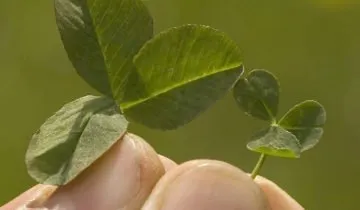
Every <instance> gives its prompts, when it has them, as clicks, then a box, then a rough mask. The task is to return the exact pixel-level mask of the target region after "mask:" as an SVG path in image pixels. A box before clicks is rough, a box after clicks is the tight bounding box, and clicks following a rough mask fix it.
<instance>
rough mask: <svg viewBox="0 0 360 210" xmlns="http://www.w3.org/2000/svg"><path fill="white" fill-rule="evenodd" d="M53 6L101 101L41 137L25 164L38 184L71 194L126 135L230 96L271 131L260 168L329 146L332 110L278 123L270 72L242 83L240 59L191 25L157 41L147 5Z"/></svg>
mask: <svg viewBox="0 0 360 210" xmlns="http://www.w3.org/2000/svg"><path fill="white" fill-rule="evenodd" d="M54 1H55V15H56V23H57V26H58V29H59V32H60V36H61V39H62V43H63V45H64V48H65V51H66V52H67V55H68V58H69V60H70V61H71V62H72V64H73V67H74V68H75V70H76V72H77V73H78V75H79V76H80V77H81V78H82V79H84V80H85V81H86V82H87V83H88V84H89V85H90V86H91V87H92V88H94V89H96V90H97V91H98V92H99V93H100V94H101V95H100V96H92V95H88V96H84V97H81V98H79V99H76V100H74V101H72V102H69V103H67V104H65V105H64V106H63V107H62V108H61V109H60V110H59V111H57V112H56V113H55V114H54V115H53V116H51V117H50V118H48V119H47V120H46V121H45V123H44V124H43V125H42V126H41V127H40V128H39V130H38V131H37V132H36V133H35V134H34V135H33V137H32V139H31V141H30V144H29V147H28V150H27V153H26V158H25V160H26V165H27V169H28V172H29V174H30V176H31V177H32V178H34V179H35V180H36V181H37V182H39V183H43V184H52V185H66V184H67V183H69V182H70V181H71V180H73V179H74V178H76V177H77V176H78V175H79V174H80V173H81V172H82V171H84V170H85V169H86V168H87V167H89V166H90V165H91V164H92V163H93V162H94V161H95V160H97V159H98V158H99V157H100V156H101V155H103V154H104V153H105V152H106V151H107V150H109V148H110V147H111V146H112V145H113V144H114V143H115V142H116V141H118V140H119V139H120V138H121V136H123V135H125V134H126V132H127V128H128V124H129V122H130V123H131V122H137V123H141V124H143V125H145V126H147V127H149V128H152V129H159V130H172V129H177V128H178V127H180V126H183V125H185V124H187V123H189V122H191V121H192V120H193V119H195V118H196V117H197V116H199V115H200V114H201V113H202V112H204V111H205V110H206V109H208V108H209V107H210V106H211V105H213V104H214V103H215V102H216V101H217V100H219V99H220V98H222V97H223V96H224V95H225V94H226V93H228V92H229V91H230V90H233V92H234V96H235V99H236V101H237V103H238V104H239V106H240V107H241V108H242V109H244V111H245V112H246V113H248V114H249V115H251V116H254V117H256V118H259V119H262V120H267V121H269V122H270V125H269V127H268V128H266V129H265V130H263V131H261V132H259V133H258V134H257V135H255V136H254V137H253V141H252V142H250V143H249V144H248V148H249V149H251V150H253V151H257V152H260V153H261V154H262V158H261V160H264V157H265V156H266V155H275V156H281V157H299V156H300V153H301V152H302V151H305V150H307V149H310V148H311V147H312V146H314V145H315V144H316V143H317V142H318V140H319V138H320V137H321V135H322V132H323V130H322V126H323V124H324V123H325V110H324V108H323V107H322V106H321V105H320V104H319V103H317V102H315V101H306V102H303V103H301V104H299V105H297V106H295V107H294V108H292V109H291V110H290V111H289V112H288V113H287V114H286V115H285V116H284V117H283V118H282V119H281V120H280V121H276V119H275V117H276V114H277V109H278V98H279V85H278V82H277V80H276V79H275V77H274V76H273V75H272V74H270V73H269V72H267V71H263V70H254V71H252V72H250V73H249V74H248V75H246V77H244V78H241V76H242V74H243V71H244V69H243V61H242V53H241V51H240V49H239V47H238V45H237V44H236V43H235V42H234V41H233V40H231V39H230V38H229V37H228V36H227V35H226V34H224V33H223V32H221V31H219V30H217V29H214V28H211V27H209V26H204V25H197V24H187V25H182V26H178V27H173V28H170V29H167V30H165V31H162V32H160V33H158V34H154V32H153V20H152V17H151V15H150V14H149V12H148V10H147V9H146V7H145V5H144V4H143V2H142V1H141V0H82V1H80V0H54ZM258 165H259V167H257V168H260V165H261V164H258ZM254 174H255V175H256V174H257V170H256V173H254Z"/></svg>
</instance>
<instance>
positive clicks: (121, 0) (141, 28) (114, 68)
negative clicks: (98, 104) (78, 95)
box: [55, 0, 153, 101]
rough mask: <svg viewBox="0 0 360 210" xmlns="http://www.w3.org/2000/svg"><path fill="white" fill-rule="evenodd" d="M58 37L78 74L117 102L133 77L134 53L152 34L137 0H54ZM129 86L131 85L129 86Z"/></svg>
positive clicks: (146, 13)
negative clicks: (59, 36)
mask: <svg viewBox="0 0 360 210" xmlns="http://www.w3.org/2000/svg"><path fill="white" fill-rule="evenodd" d="M55 14H56V21H57V25H58V28H59V31H60V35H61V39H62V41H63V44H64V47H65V49H66V52H67V54H68V57H69V59H70V60H71V62H72V63H73V65H74V67H75V69H76V71H77V72H78V74H79V75H80V76H81V77H82V78H83V79H84V80H85V81H86V82H87V83H88V84H90V85H91V86H92V87H93V88H95V89H96V90H98V91H99V92H101V93H103V94H105V95H107V96H114V97H115V98H117V99H119V100H120V101H121V100H122V98H123V97H124V96H123V95H124V92H125V91H126V90H128V88H130V89H131V85H132V84H128V80H129V79H128V78H129V77H132V78H133V79H136V75H132V73H134V72H135V70H134V65H133V63H132V59H133V56H134V55H135V54H136V53H137V52H138V50H139V49H140V48H141V47H142V46H143V44H144V43H145V42H146V41H147V40H149V39H150V38H151V37H152V36H153V21H152V18H151V16H150V14H149V12H148V11H147V9H146V7H145V6H144V4H143V2H142V1H140V0H55ZM129 85H130V86H129Z"/></svg>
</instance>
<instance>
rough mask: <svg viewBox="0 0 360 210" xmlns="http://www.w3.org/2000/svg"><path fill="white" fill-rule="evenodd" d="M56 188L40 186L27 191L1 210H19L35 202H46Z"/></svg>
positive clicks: (0, 208)
mask: <svg viewBox="0 0 360 210" xmlns="http://www.w3.org/2000/svg"><path fill="white" fill-rule="evenodd" d="M55 189H56V187H55V186H51V185H42V184H38V185H35V186H34V187H32V188H30V189H29V190H27V191H25V192H24V193H22V194H21V195H19V196H18V197H16V198H14V199H13V200H12V201H10V202H9V203H7V204H5V205H4V206H2V207H0V210H14V209H18V208H20V207H21V206H23V205H24V204H26V203H30V202H35V201H40V202H42V201H44V200H45V199H47V198H48V197H49V196H50V195H51V194H52V193H53V192H54V191H55Z"/></svg>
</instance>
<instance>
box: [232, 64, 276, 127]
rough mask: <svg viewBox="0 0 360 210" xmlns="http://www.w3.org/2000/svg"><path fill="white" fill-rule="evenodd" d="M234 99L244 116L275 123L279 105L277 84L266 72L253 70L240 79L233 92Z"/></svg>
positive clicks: (274, 78)
mask: <svg viewBox="0 0 360 210" xmlns="http://www.w3.org/2000/svg"><path fill="white" fill-rule="evenodd" d="M233 95H234V98H235V100H236V102H237V104H238V105H239V107H240V108H241V109H242V110H243V111H245V113H246V114H248V115H250V116H253V117H256V118H259V119H262V120H268V121H275V118H276V115H277V112H278V104H279V83H278V81H277V79H276V77H275V76H274V75H273V74H271V73H270V72H268V71H266V70H253V71H251V72H250V73H249V74H248V75H247V76H246V77H245V78H241V79H240V80H239V81H238V82H237V83H236V85H235V87H234V90H233Z"/></svg>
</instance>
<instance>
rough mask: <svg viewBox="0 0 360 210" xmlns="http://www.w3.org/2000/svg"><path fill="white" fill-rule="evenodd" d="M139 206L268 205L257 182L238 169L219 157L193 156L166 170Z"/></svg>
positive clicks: (262, 208) (150, 209)
mask: <svg viewBox="0 0 360 210" xmlns="http://www.w3.org/2000/svg"><path fill="white" fill-rule="evenodd" d="M142 209H143V210H155V209H163V210H167V209H171V210H178V209H187V210H213V209H216V210H218V209H239V210H240V209H251V210H266V209H268V205H267V202H266V199H265V196H264V195H263V192H262V191H261V190H260V188H259V186H258V185H256V184H255V183H254V182H253V181H252V179H251V178H250V177H249V176H247V174H246V173H244V172H243V171H241V170H240V169H238V168H236V167H234V166H232V165H230V164H228V163H225V162H221V161H215V160H194V161H189V162H186V163H183V164H181V165H180V166H178V167H176V168H175V169H172V170H171V171H170V172H168V173H166V174H165V175H164V176H163V177H162V178H161V179H160V181H159V182H158V183H157V185H156V186H155V188H154V190H153V192H152V193H151V195H150V197H149V198H148V200H147V201H146V203H145V205H144V206H143V208H142Z"/></svg>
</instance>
